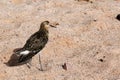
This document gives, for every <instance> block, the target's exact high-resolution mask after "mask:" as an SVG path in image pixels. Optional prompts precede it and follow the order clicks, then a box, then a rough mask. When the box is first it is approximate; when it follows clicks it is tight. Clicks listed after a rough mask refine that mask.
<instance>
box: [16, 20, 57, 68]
mask: <svg viewBox="0 0 120 80" xmlns="http://www.w3.org/2000/svg"><path fill="white" fill-rule="evenodd" d="M56 25H58V23H57V24H55V25H52V24H51V23H50V22H49V21H43V22H42V23H41V24H40V29H39V30H38V31H37V32H35V33H34V34H32V35H31V36H30V37H29V39H28V40H27V41H26V43H25V45H24V46H23V47H22V48H20V49H18V50H16V51H14V52H15V54H16V55H18V56H19V57H18V60H17V62H18V63H24V62H28V63H29V62H31V60H32V57H33V56H35V55H36V54H37V53H39V52H40V51H41V50H42V49H43V48H44V47H45V46H46V44H47V42H48V38H49V30H48V28H49V27H54V28H56ZM39 64H40V67H41V70H43V69H42V64H41V59H40V54H39Z"/></svg>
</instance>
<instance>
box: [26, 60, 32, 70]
mask: <svg viewBox="0 0 120 80" xmlns="http://www.w3.org/2000/svg"><path fill="white" fill-rule="evenodd" d="M31 61H32V59H30V60H29V61H28V63H26V65H27V67H28V68H29V69H30V68H31V66H32V64H31Z"/></svg>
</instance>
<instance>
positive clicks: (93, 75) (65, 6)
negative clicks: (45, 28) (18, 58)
mask: <svg viewBox="0 0 120 80" xmlns="http://www.w3.org/2000/svg"><path fill="white" fill-rule="evenodd" d="M118 14H120V0H88V1H86V0H85V1H84V0H0V80H120V21H118V20H117V19H116V18H115V17H116V16H117V15H118ZM45 20H49V21H51V22H58V23H59V25H58V26H57V28H50V29H49V42H48V44H47V45H46V47H45V48H44V49H43V50H42V51H41V52H40V53H39V54H40V55H41V60H42V65H43V69H44V71H39V70H38V69H37V68H39V61H38V54H37V55H36V56H34V57H33V59H32V66H31V68H30V69H29V68H28V67H27V66H26V65H21V66H15V67H8V66H6V65H5V64H4V63H6V62H7V61H8V60H9V59H10V56H11V55H12V54H13V50H14V49H16V48H20V47H23V45H24V44H25V42H26V40H27V39H28V38H29V37H30V35H32V34H33V33H35V32H36V31H38V30H39V28H40V23H41V22H42V21H45ZM64 63H66V67H67V70H65V69H63V67H62V65H63V64H64ZM36 67H37V68H36Z"/></svg>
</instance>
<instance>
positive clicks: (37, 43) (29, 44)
mask: <svg viewBox="0 0 120 80" xmlns="http://www.w3.org/2000/svg"><path fill="white" fill-rule="evenodd" d="M47 41H48V38H47V37H43V36H39V35H38V34H37V33H36V34H33V35H32V36H31V37H30V38H29V39H28V40H27V41H26V44H25V46H24V47H25V48H26V49H28V50H38V49H39V50H40V49H42V48H43V47H44V46H45V44H46V43H47Z"/></svg>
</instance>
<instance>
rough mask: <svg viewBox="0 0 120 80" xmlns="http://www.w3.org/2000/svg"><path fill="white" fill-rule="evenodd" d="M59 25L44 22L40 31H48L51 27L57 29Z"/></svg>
mask: <svg viewBox="0 0 120 80" xmlns="http://www.w3.org/2000/svg"><path fill="white" fill-rule="evenodd" d="M57 25H59V24H58V23H56V22H54V23H50V22H49V21H44V22H42V23H41V25H40V27H41V28H40V29H42V28H45V29H48V28H49V27H53V28H56V26H57Z"/></svg>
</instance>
